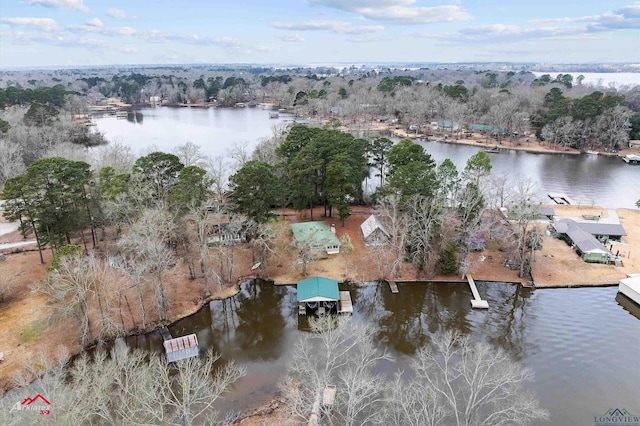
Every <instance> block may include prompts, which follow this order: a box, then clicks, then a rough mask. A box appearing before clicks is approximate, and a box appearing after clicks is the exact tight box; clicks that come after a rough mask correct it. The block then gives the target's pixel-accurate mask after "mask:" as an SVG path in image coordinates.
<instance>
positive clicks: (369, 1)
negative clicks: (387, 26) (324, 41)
mask: <svg viewBox="0 0 640 426" xmlns="http://www.w3.org/2000/svg"><path fill="white" fill-rule="evenodd" d="M415 2H416V1H415V0H311V4H314V5H317V6H325V7H332V8H334V9H340V10H346V11H349V12H353V11H355V10H357V9H361V8H382V7H390V6H410V5H412V4H414V3H415Z"/></svg>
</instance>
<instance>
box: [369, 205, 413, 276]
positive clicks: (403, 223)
mask: <svg viewBox="0 0 640 426" xmlns="http://www.w3.org/2000/svg"><path fill="white" fill-rule="evenodd" d="M375 214H376V216H378V218H379V219H380V221H382V223H383V224H384V225H385V227H386V228H387V231H388V232H389V245H390V246H391V249H392V250H393V253H394V256H393V264H392V266H391V274H392V276H393V277H395V278H397V277H399V276H400V266H401V265H402V259H403V258H404V250H405V242H406V237H407V235H406V230H407V216H406V213H405V212H404V211H403V210H402V208H401V200H400V196H399V195H395V194H394V195H389V196H386V197H383V198H381V199H380V200H379V201H378V205H377V206H376V208H375Z"/></svg>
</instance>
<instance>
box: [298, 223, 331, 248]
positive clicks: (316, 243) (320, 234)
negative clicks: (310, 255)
mask: <svg viewBox="0 0 640 426" xmlns="http://www.w3.org/2000/svg"><path fill="white" fill-rule="evenodd" d="M331 228H332V229H329V227H328V226H327V225H326V224H325V223H324V222H303V223H292V224H291V230H292V231H293V239H294V240H295V243H296V245H300V246H307V245H308V246H310V248H311V249H312V250H316V251H322V250H324V251H326V252H327V254H338V253H340V240H339V239H338V237H336V234H335V228H334V227H333V226H332V227H331Z"/></svg>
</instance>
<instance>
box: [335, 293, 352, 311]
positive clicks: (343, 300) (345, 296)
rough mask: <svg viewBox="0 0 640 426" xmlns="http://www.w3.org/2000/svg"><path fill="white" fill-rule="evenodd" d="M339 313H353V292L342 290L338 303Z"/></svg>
mask: <svg viewBox="0 0 640 426" xmlns="http://www.w3.org/2000/svg"><path fill="white" fill-rule="evenodd" d="M338 313H339V314H353V303H352V302H351V293H349V292H348V291H341V292H340V303H339V304H338Z"/></svg>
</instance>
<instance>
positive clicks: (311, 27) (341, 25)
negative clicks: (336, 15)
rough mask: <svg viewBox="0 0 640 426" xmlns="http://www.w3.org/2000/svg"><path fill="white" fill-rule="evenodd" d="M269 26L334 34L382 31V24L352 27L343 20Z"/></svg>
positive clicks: (281, 23) (272, 24)
mask: <svg viewBox="0 0 640 426" xmlns="http://www.w3.org/2000/svg"><path fill="white" fill-rule="evenodd" d="M271 26H272V27H274V28H277V29H280V30H292V31H329V32H332V33H334V34H369V33H375V32H379V31H384V27H383V26H382V25H372V26H362V27H354V26H352V25H351V24H350V23H348V22H344V21H324V20H317V21H297V22H272V23H271Z"/></svg>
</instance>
